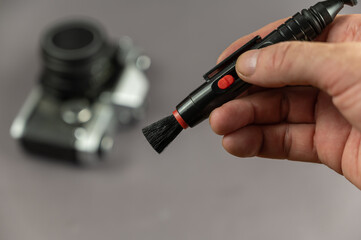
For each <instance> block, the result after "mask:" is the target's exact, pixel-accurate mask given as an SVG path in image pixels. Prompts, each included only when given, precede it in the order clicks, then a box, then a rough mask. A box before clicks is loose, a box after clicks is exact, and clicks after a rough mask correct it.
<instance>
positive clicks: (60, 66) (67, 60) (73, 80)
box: [41, 20, 117, 98]
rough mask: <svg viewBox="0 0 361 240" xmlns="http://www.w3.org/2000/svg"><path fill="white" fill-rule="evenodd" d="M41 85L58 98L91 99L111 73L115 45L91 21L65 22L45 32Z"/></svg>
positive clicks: (99, 27) (113, 68) (99, 90)
mask: <svg viewBox="0 0 361 240" xmlns="http://www.w3.org/2000/svg"><path fill="white" fill-rule="evenodd" d="M41 48H42V57H43V63H44V71H43V75H42V77H41V83H42V85H43V86H44V87H45V88H46V89H47V90H48V91H50V92H51V93H52V94H54V93H55V94H57V95H58V96H61V97H87V98H94V97H96V96H97V94H98V93H99V92H101V91H102V90H103V89H102V87H103V86H104V85H106V84H107V83H108V82H109V81H110V80H111V78H112V76H113V75H114V72H115V71H116V69H115V68H116V67H117V66H116V64H115V61H114V56H115V52H116V47H115V46H113V45H112V44H110V43H109V42H108V40H107V36H106V34H105V32H104V30H103V28H102V27H101V26H100V25H98V24H97V23H95V22H91V21H83V20H82V21H80V20H75V21H66V22H62V23H59V24H57V25H55V26H53V27H51V28H50V29H48V31H46V32H45V34H44V36H43V38H42V41H41Z"/></svg>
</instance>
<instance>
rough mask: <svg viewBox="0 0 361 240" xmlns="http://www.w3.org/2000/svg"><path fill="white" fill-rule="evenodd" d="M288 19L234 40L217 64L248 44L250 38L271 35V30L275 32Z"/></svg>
mask: <svg viewBox="0 0 361 240" xmlns="http://www.w3.org/2000/svg"><path fill="white" fill-rule="evenodd" d="M287 19H288V18H284V19H280V20H277V21H275V22H273V23H270V24H268V25H266V26H264V27H263V28H261V29H259V30H257V31H255V32H253V33H251V34H248V35H247V36H244V37H241V38H240V39H238V40H236V41H235V42H233V43H232V44H231V45H229V46H228V47H227V48H226V49H225V50H224V51H223V52H222V53H221V55H219V57H218V60H217V62H218V63H219V62H221V61H223V60H224V59H225V58H226V57H228V56H229V55H231V54H232V53H233V52H235V51H236V50H237V49H239V48H240V47H242V46H243V45H244V44H246V43H247V42H249V41H250V40H251V39H252V38H254V37H255V36H257V35H259V36H261V37H262V38H263V37H265V36H267V35H268V34H269V33H271V32H272V31H273V30H275V29H276V28H277V27H278V26H279V25H281V24H282V23H284V22H285V21H286V20H287Z"/></svg>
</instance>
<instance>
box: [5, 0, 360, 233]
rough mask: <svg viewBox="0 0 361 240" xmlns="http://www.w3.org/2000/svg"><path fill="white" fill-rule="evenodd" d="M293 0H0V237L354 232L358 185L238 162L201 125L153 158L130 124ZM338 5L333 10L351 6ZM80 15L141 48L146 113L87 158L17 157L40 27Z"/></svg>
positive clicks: (170, 104)
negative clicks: (101, 155)
mask: <svg viewBox="0 0 361 240" xmlns="http://www.w3.org/2000/svg"><path fill="white" fill-rule="evenodd" d="M314 3H315V2H314V1H310V0H307V1H299V0H273V1H270V0H249V1H242V0H218V1H215V0H208V1H207V0H192V1H190V0H182V1H178V0H88V1H86V0H0V110H1V112H0V239H4V240H19V239H26V240H39V239H51V240H64V239H67V240H82V239H84V240H85V239H86V240H98V239H103V240H105V239H106V240H108V239H109V240H112V239H127V240H128V239H129V240H141V239H142V240H143V239H154V240H169V239H172V240H184V239H187V240H193V239H194V240H200V239H202V240H218V239H224V240H226V239H227V240H228V239H229V240H231V239H232V240H234V239H255V240H256V239H277V240H283V239H285V240H286V239H287V240H288V239H294V240H301V239H308V240H310V239H325V240H336V239H337V240H338V239H354V240H359V239H360V238H361V227H360V223H361V192H360V191H359V190H358V189H356V188H355V187H354V186H353V185H351V184H350V183H349V182H348V181H347V180H345V179H344V178H343V177H342V176H339V175H338V174H336V173H334V172H333V171H331V170H329V169H328V168H327V167H325V166H322V165H313V164H305V163H297V162H289V161H283V160H281V161H275V160H269V159H260V158H251V159H238V158H235V157H233V156H230V155H228V154H227V153H226V152H225V151H224V150H223V149H222V147H221V137H219V136H216V135H215V134H213V133H212V131H211V129H210V127H209V125H208V123H207V122H204V123H203V124H201V125H199V126H197V127H196V128H194V129H190V130H187V131H184V132H183V133H181V135H180V136H179V137H178V138H177V139H176V140H175V141H174V142H173V144H171V145H170V146H169V148H168V149H167V150H166V151H165V152H164V153H163V154H162V155H158V154H156V153H155V152H154V151H153V150H152V149H151V147H150V146H149V145H148V143H147V142H146V140H145V139H144V137H143V136H142V133H141V128H142V127H143V126H145V125H147V124H149V123H151V122H154V121H156V120H159V119H160V118H163V117H164V116H167V115H169V114H170V113H171V111H173V109H174V107H175V105H176V104H177V103H178V102H179V101H180V100H182V99H183V98H184V97H185V96H186V95H187V94H188V93H189V92H190V91H191V90H193V89H194V88H195V87H197V86H198V85H200V84H201V83H202V81H203V80H202V75H203V73H204V72H206V71H207V70H208V69H209V68H210V67H211V66H213V65H214V64H215V61H216V59H217V57H218V55H219V54H220V53H221V52H222V50H223V49H224V48H225V47H227V45H228V44H230V43H231V42H232V41H234V40H236V39H237V38H239V37H241V36H243V35H245V34H248V33H251V32H252V31H254V30H256V29H258V28H260V27H262V26H263V25H266V24H267V23H269V22H271V21H274V20H277V19H278V18H284V17H287V16H290V15H293V14H294V13H296V12H297V11H300V10H301V9H303V8H305V7H309V6H311V5H313V4H314ZM359 11H360V7H359V6H357V7H355V8H353V9H351V8H349V7H347V8H345V9H344V10H343V13H358V12H359ZM79 16H87V17H92V18H94V19H96V20H98V21H100V22H101V23H102V24H103V25H104V26H105V27H106V29H107V32H108V34H109V35H110V36H111V37H113V38H114V39H115V38H117V37H121V36H124V35H128V36H131V37H132V38H133V39H134V41H135V43H136V44H137V45H138V46H141V47H142V48H143V49H145V51H146V53H147V54H148V55H149V56H150V57H151V58H152V61H153V62H152V63H153V65H152V68H151V70H150V71H149V72H148V75H149V78H150V80H151V84H152V88H151V92H150V98H149V99H150V102H149V108H148V115H147V118H146V119H145V120H144V121H142V122H141V123H139V124H138V125H136V126H134V127H132V128H129V129H127V130H125V131H122V132H119V133H118V134H117V139H116V146H115V149H114V151H113V152H112V153H111V154H110V157H109V159H108V161H107V162H106V163H104V164H102V165H100V166H99V167H97V168H92V169H82V168H77V167H74V166H72V165H68V164H62V163H59V162H53V161H52V160H51V159H44V158H39V157H34V156H28V155H27V154H26V153H24V152H23V151H22V150H21V149H20V148H19V146H18V145H17V143H16V142H15V141H14V140H12V139H11V138H10V136H9V128H10V125H11V122H12V120H13V119H14V117H15V116H16V114H17V112H18V111H19V109H20V107H21V106H22V104H23V102H24V100H25V98H26V96H27V94H28V93H29V92H30V90H31V89H32V88H33V87H34V85H35V83H36V81H37V77H38V75H39V72H40V69H41V63H40V60H39V54H38V46H39V38H40V34H41V32H42V31H43V30H44V29H45V28H46V27H47V26H49V25H51V24H52V23H54V22H56V21H58V20H61V19H64V18H67V17H79Z"/></svg>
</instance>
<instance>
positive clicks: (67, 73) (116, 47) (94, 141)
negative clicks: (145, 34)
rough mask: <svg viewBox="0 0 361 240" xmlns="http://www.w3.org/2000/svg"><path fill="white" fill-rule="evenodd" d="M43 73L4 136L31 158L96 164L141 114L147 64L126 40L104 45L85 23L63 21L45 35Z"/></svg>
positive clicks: (97, 32) (103, 38)
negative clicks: (118, 132) (33, 155)
mask: <svg viewBox="0 0 361 240" xmlns="http://www.w3.org/2000/svg"><path fill="white" fill-rule="evenodd" d="M41 50H42V59H43V65H44V67H43V70H42V73H41V76H40V82H39V83H38V84H37V85H36V86H35V88H34V89H33V90H32V91H31V93H30V95H29V96H28V98H27V100H26V102H25V103H24V105H23V107H22V109H21V110H20V112H19V114H18V116H17V117H16V118H15V120H14V122H13V125H12V126H11V129H10V133H11V135H12V137H13V138H15V139H17V140H19V141H20V143H21V145H22V146H23V147H24V148H25V149H26V150H28V151H29V152H32V153H37V154H42V155H47V156H51V157H55V158H62V159H68V160H72V161H75V162H78V163H81V164H86V165H89V164H94V163H97V162H99V161H100V160H101V159H102V157H103V155H104V154H105V153H107V152H108V151H109V150H111V149H112V147H113V142H114V141H113V139H114V138H113V136H114V134H115V132H116V130H117V126H119V125H125V126H129V125H130V124H131V123H133V122H135V121H137V120H139V119H141V118H142V117H143V116H144V114H145V103H146V99H147V94H148V90H149V81H148V79H147V77H146V75H145V73H144V72H145V70H147V69H148V68H149V66H150V59H149V58H148V57H147V56H145V55H142V53H141V51H140V50H139V49H138V48H136V47H134V45H133V44H132V41H131V39H130V38H128V37H125V38H123V39H121V40H120V41H119V42H118V43H116V42H111V41H108V39H107V36H106V34H105V32H104V31H103V29H102V27H101V26H100V25H98V24H96V23H94V22H90V21H79V20H77V21H67V22H63V23H60V24H57V25H55V26H53V27H52V28H50V29H49V30H48V31H46V32H45V34H44V36H43V38H42V41H41Z"/></svg>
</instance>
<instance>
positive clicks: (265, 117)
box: [210, 87, 319, 135]
mask: <svg viewBox="0 0 361 240" xmlns="http://www.w3.org/2000/svg"><path fill="white" fill-rule="evenodd" d="M318 92H319V91H318V89H316V88H312V87H286V88H282V89H269V90H265V91H262V92H257V93H254V94H252V95H249V96H246V97H243V98H240V99H235V100H233V101H230V102H228V103H226V104H224V105H223V106H222V107H220V108H218V109H216V110H214V111H213V112H212V113H211V116H210V125H211V127H212V129H213V131H214V132H215V133H217V134H219V135H225V134H228V133H231V132H233V131H236V130H237V129H239V128H242V127H244V126H246V125H249V124H275V123H279V122H288V123H314V112H315V109H314V107H315V102H316V100H317V96H318Z"/></svg>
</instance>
